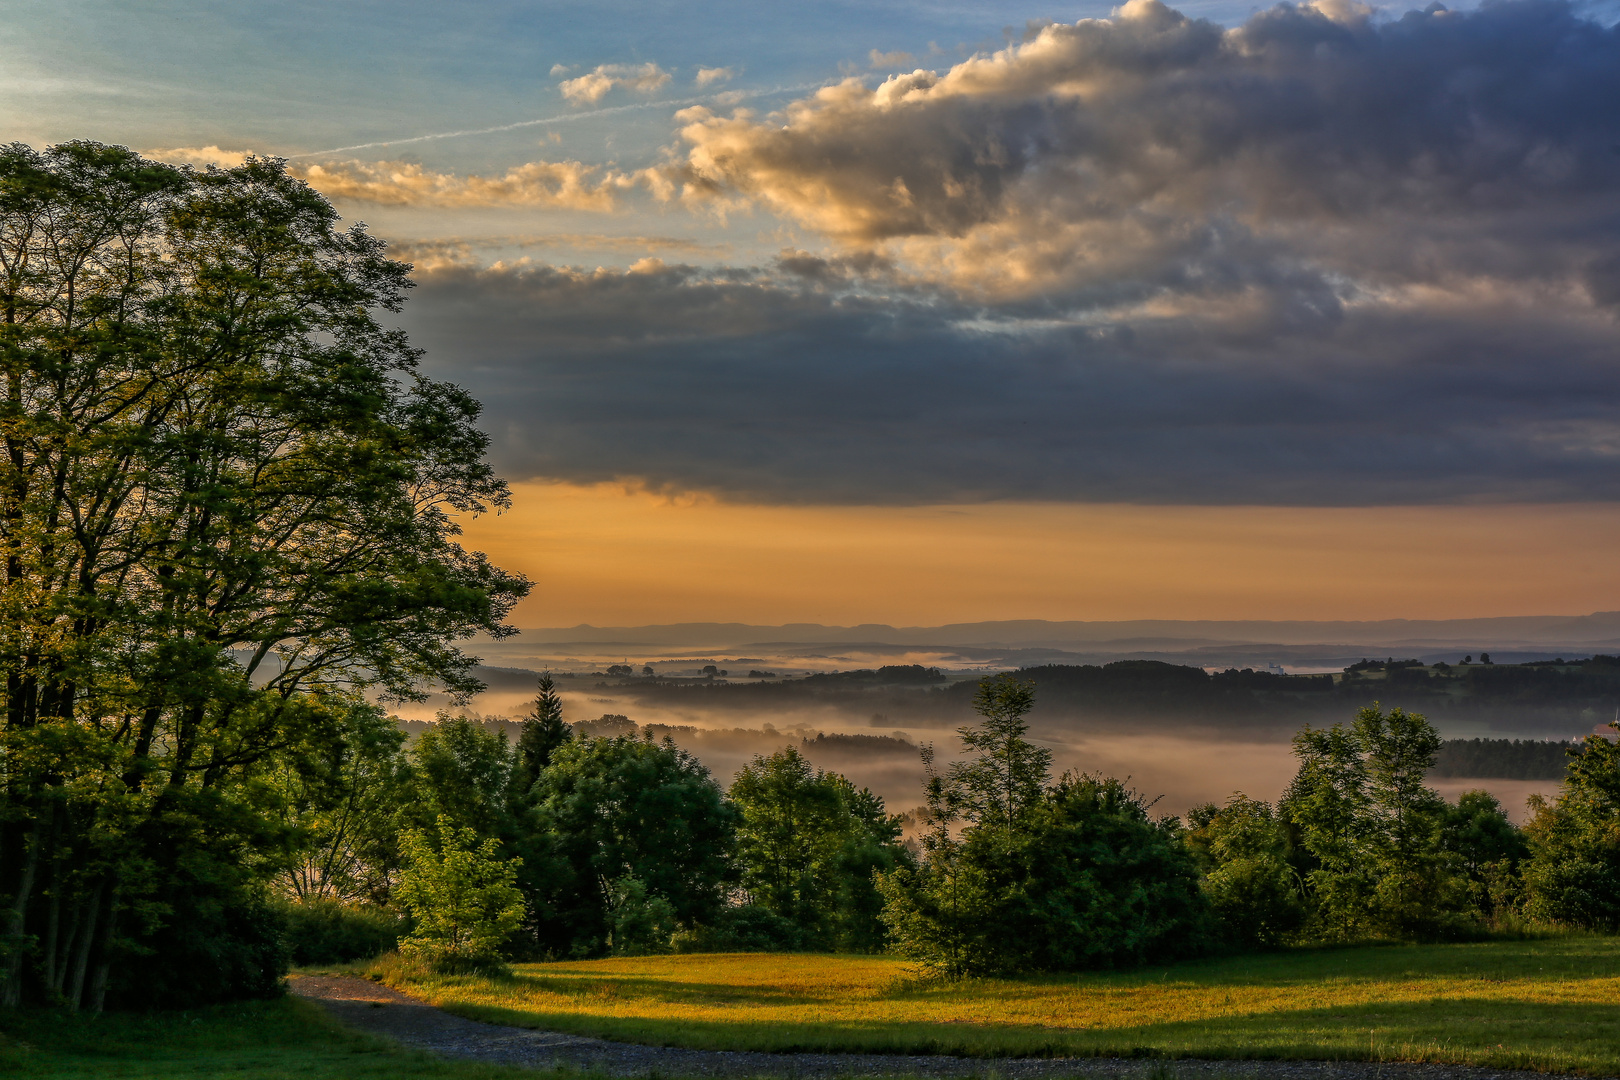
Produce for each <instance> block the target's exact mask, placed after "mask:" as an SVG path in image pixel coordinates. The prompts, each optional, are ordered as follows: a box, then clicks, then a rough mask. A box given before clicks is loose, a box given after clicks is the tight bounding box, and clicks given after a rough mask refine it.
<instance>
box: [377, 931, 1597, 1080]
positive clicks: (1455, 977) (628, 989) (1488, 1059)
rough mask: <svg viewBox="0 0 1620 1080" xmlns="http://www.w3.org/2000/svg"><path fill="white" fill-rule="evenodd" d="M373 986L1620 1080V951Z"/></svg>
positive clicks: (644, 1012) (1503, 946)
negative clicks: (943, 974)
mask: <svg viewBox="0 0 1620 1080" xmlns="http://www.w3.org/2000/svg"><path fill="white" fill-rule="evenodd" d="M372 975H373V976H374V977H376V978H380V979H382V980H383V981H386V982H388V983H389V984H391V985H394V986H396V987H399V988H401V989H404V990H407V991H409V992H410V993H412V994H414V995H417V996H419V997H421V998H423V999H425V1000H427V1001H431V1002H432V1003H434V1004H437V1005H441V1006H443V1007H444V1008H446V1009H448V1010H450V1011H452V1012H455V1013H457V1014H459V1015H461V1016H465V1017H470V1018H473V1019H479V1020H485V1021H490V1022H494V1023H501V1024H511V1025H517V1026H524V1027H531V1028H539V1029H544V1030H548V1031H555V1032H561V1033H566V1034H574V1035H585V1036H594V1037H601V1038H608V1039H618V1040H623V1041H628V1042H637V1043H646V1044H651V1045H665V1046H677V1047H685V1048H690V1049H715V1050H718V1049H724V1050H757V1051H769V1052H784V1051H803V1052H816V1053H828V1052H860V1053H886V1054H955V1055H965V1056H970V1057H1004V1056H1005V1057H1022V1056H1033V1057H1055V1056H1071V1055H1073V1056H1125V1057H1133V1056H1134V1057H1141V1056H1144V1055H1151V1056H1162V1057H1172V1058H1177V1057H1183V1058H1216V1059H1233V1058H1257V1059H1313V1058H1314V1059H1336V1060H1366V1061H1408V1062H1440V1063H1454V1064H1469V1065H1479V1066H1487V1067H1491V1068H1497V1069H1537V1070H1544V1071H1555V1072H1562V1071H1573V1072H1581V1073H1587V1074H1592V1075H1605V1076H1613V1075H1620V939H1616V938H1606V937H1592V936H1560V937H1551V938H1544V939H1538V940H1526V941H1496V942H1484V943H1470V944H1457V945H1432V946H1380V947H1360V948H1345V949H1310V950H1294V951H1289V952H1283V953H1276V954H1269V955H1263V956H1245V957H1232V958H1226V959H1221V960H1211V961H1202V962H1198V963H1188V964H1180V965H1176V966H1174V967H1169V968H1152V969H1146V970H1138V971H1133V972H1125V973H1117V974H1090V975H1080V976H1062V977H1043V978H1032V979H1021V980H1016V981H977V982H973V983H968V984H957V985H941V984H937V983H931V982H927V981H924V980H920V979H918V978H917V977H916V975H915V973H913V972H911V971H910V969H909V968H908V966H907V965H906V964H905V963H904V962H903V961H899V960H895V959H891V958H886V957H850V956H804V955H795V956H775V955H761V954H731V955H702V956H660V957H642V958H620V959H613V960H597V961H584V962H565V963H553V964H527V965H519V966H518V967H517V968H516V969H515V972H514V974H513V976H512V977H511V978H506V979H494V980H491V979H482V978H474V977H433V976H427V975H424V974H422V973H421V972H420V971H417V970H413V969H411V968H410V967H408V966H405V965H401V964H398V963H393V964H389V963H384V964H380V965H375V966H374V969H373V971H372Z"/></svg>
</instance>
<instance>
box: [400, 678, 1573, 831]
mask: <svg viewBox="0 0 1620 1080" xmlns="http://www.w3.org/2000/svg"><path fill="white" fill-rule="evenodd" d="M559 689H561V691H562V693H561V696H562V700H563V709H564V718H565V719H566V720H568V721H569V722H570V723H571V724H575V725H577V726H578V727H579V728H581V729H583V730H585V731H588V732H590V733H593V734H600V735H610V734H627V733H632V732H634V733H636V734H650V735H651V736H652V737H653V738H655V739H663V738H665V737H668V738H670V739H672V740H674V742H675V743H676V745H678V746H680V747H681V748H683V749H685V750H687V751H688V752H690V753H691V754H693V755H694V756H695V757H697V758H698V760H700V761H702V762H703V764H704V765H705V766H707V767H708V768H709V770H710V771H711V772H712V773H713V774H714V776H715V778H716V779H717V780H718V781H719V782H720V783H722V784H725V785H729V784H730V783H731V781H732V779H733V778H734V777H735V776H736V774H737V772H738V771H739V770H740V769H741V768H742V767H743V766H744V765H746V764H748V762H749V761H751V760H753V759H754V758H755V757H756V756H760V755H768V754H771V753H774V752H775V751H777V750H779V749H781V748H783V747H784V746H794V747H797V748H798V749H799V750H800V751H801V752H802V753H803V754H804V755H805V757H807V758H808V759H809V760H810V761H811V762H812V763H813V764H815V765H816V766H817V767H818V768H822V769H827V770H830V771H833V772H839V773H842V774H844V775H845V776H847V777H849V778H850V780H852V781H853V782H855V783H856V784H858V785H860V786H862V787H868V788H870V789H871V790H872V791H873V792H874V793H876V794H877V795H879V796H881V797H882V798H883V800H884V802H885V804H886V805H887V806H888V808H889V810H890V811H891V812H893V813H901V812H905V811H908V810H912V809H914V808H916V807H917V806H918V804H920V803H921V802H922V798H923V780H924V774H923V766H922V761H921V758H920V756H919V749H920V748H921V747H922V746H923V745H925V744H929V743H932V744H933V746H934V748H935V750H936V753H937V754H938V758H939V761H940V763H941V765H942V766H943V765H944V764H945V763H948V762H949V761H950V760H952V759H953V758H954V757H955V755H956V752H957V749H958V740H957V738H956V735H955V732H954V730H952V728H951V727H946V726H936V725H929V726H926V727H925V726H918V725H901V724H890V723H887V722H886V718H885V717H884V716H883V715H882V714H876V715H867V716H852V715H851V714H850V713H849V711H848V710H847V709H845V708H843V707H841V706H839V705H837V704H833V703H820V702H815V701H802V702H796V703H794V704H793V705H792V706H791V707H788V708H782V709H778V710H774V711H771V712H769V713H766V714H760V713H753V714H750V715H748V716H746V717H744V716H739V714H738V710H736V709H735V708H730V707H728V708H723V709H705V708H703V707H701V706H700V705H699V704H697V703H695V702H686V701H682V702H681V703H680V704H678V705H672V704H669V703H667V702H663V701H656V702H649V701H647V700H644V699H643V698H641V697H640V696H639V695H637V694H635V693H632V692H616V691H615V690H614V689H611V688H608V687H606V686H603V685H594V686H591V687H588V688H572V687H568V686H566V684H565V683H562V682H559ZM532 701H533V691H532V690H523V691H518V690H515V689H505V688H492V689H491V690H490V691H489V692H486V693H484V694H482V695H480V696H479V697H477V698H476V699H474V701H473V703H472V706H471V707H470V708H469V709H468V710H467V712H466V714H467V715H469V716H478V717H481V718H483V719H484V720H485V721H486V722H490V723H496V724H499V725H500V726H502V727H505V728H506V729H507V730H508V732H509V735H510V737H512V738H515V737H516V735H517V730H516V728H517V725H518V724H519V723H520V721H521V717H522V716H523V714H524V713H525V712H526V711H527V710H528V708H529V706H530V705H531V703H532ZM446 704H447V703H446V702H434V701H429V702H427V703H423V704H420V705H415V706H405V707H404V708H401V709H399V710H397V711H398V713H399V715H400V716H401V717H402V718H403V719H406V720H408V721H414V722H416V723H412V724H409V725H408V726H410V727H416V726H417V724H419V723H420V722H423V721H431V720H433V719H434V717H435V714H436V713H437V712H439V711H441V710H443V709H444V707H445V705H446ZM621 718H622V719H621ZM602 721H605V723H604V722H602ZM1031 721H1032V722H1031V729H1030V737H1031V738H1032V739H1033V740H1034V741H1036V742H1038V743H1040V744H1042V745H1044V746H1047V747H1049V748H1050V749H1051V750H1052V765H1053V772H1054V775H1056V774H1061V773H1064V772H1067V771H1074V772H1089V773H1101V774H1105V775H1109V776H1116V777H1119V778H1121V779H1128V781H1129V784H1130V786H1131V787H1132V788H1134V789H1135V790H1137V791H1138V792H1140V793H1141V794H1142V795H1143V796H1144V797H1145V799H1146V800H1147V801H1149V802H1151V803H1152V804H1153V811H1152V812H1153V813H1154V814H1155V815H1156V816H1161V815H1167V814H1178V815H1179V814H1185V813H1186V811H1187V810H1188V808H1189V807H1192V806H1196V805H1198V804H1200V803H1205V802H1221V801H1224V800H1225V799H1226V798H1227V797H1228V796H1229V795H1231V794H1232V793H1234V792H1238V791H1241V792H1243V793H1244V794H1246V795H1248V796H1250V797H1252V798H1256V799H1265V800H1268V801H1273V800H1275V799H1277V798H1278V797H1279V796H1280V795H1281V794H1282V792H1283V790H1284V788H1286V787H1287V785H1288V782H1289V780H1290V779H1292V777H1293V775H1294V771H1295V761H1294V758H1293V754H1292V751H1291V748H1290V745H1289V735H1290V734H1291V733H1290V732H1284V731H1235V732H1222V731H1220V730H1218V729H1208V728H1191V727H1189V726H1188V725H1186V724H1185V723H1183V722H1180V721H1176V720H1169V719H1167V720H1165V721H1164V722H1163V723H1159V724H1151V723H1150V724H1143V723H1140V722H1136V723H1133V724H1132V725H1131V728H1132V730H1125V731H1121V730H1111V729H1110V728H1111V727H1112V725H1109V724H1107V723H1099V724H1098V725H1097V726H1096V728H1095V729H1093V728H1089V727H1087V726H1085V725H1083V724H1080V723H1076V722H1075V721H1074V720H1073V718H1069V717H1047V718H1042V717H1040V716H1039V712H1038V710H1037V713H1036V714H1032V717H1031ZM632 725H633V726H632ZM1432 786H1434V787H1435V788H1436V789H1437V790H1439V791H1440V792H1441V793H1442V794H1444V795H1445V796H1446V797H1447V798H1450V799H1453V800H1454V799H1455V798H1456V797H1457V795H1458V794H1460V793H1461V792H1462V791H1465V790H1471V789H1480V788H1483V789H1485V790H1488V791H1490V792H1492V793H1493V794H1495V795H1496V796H1497V797H1498V798H1499V799H1501V801H1502V803H1503V806H1504V807H1505V808H1506V809H1507V811H1508V813H1509V815H1510V816H1512V817H1513V818H1514V820H1515V821H1523V819H1524V817H1525V800H1526V799H1527V798H1528V797H1529V796H1530V795H1531V794H1535V793H1540V794H1552V793H1553V792H1555V791H1556V790H1557V788H1558V784H1557V782H1556V781H1526V780H1490V779H1466V780H1459V779H1445V780H1435V781H1433V782H1432Z"/></svg>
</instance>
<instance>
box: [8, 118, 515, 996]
mask: <svg viewBox="0 0 1620 1080" xmlns="http://www.w3.org/2000/svg"><path fill="white" fill-rule="evenodd" d="M408 269H409V268H408V267H406V266H404V265H403V264H400V263H396V262H392V261H390V260H389V259H388V258H386V256H385V255H384V252H383V245H382V243H381V242H380V241H378V240H376V239H375V238H373V237H371V236H369V235H368V234H367V233H366V232H365V231H364V230H363V229H361V228H359V227H356V228H351V229H348V230H340V229H339V228H338V227H337V215H336V213H335V212H334V211H333V210H332V208H331V206H330V205H329V204H327V203H326V202H325V200H324V199H322V198H321V197H320V196H319V195H317V194H316V193H315V192H313V191H311V190H310V189H309V188H308V187H306V186H305V185H303V184H302V183H300V182H298V181H296V180H293V179H292V178H290V177H289V176H287V174H286V172H285V170H284V169H283V168H282V166H281V163H279V162H277V161H273V160H257V159H250V160H249V161H248V162H247V163H246V164H244V165H242V166H240V167H238V168H234V169H226V170H216V169H210V170H208V171H205V172H197V171H192V170H188V169H177V168H171V167H168V166H164V165H160V164H157V163H154V162H150V161H146V160H143V159H141V158H140V157H139V156H138V155H135V154H133V153H131V152H130V151H128V150H124V149H122V148H117V147H108V146H102V145H98V144H94V143H68V144H64V145H61V146H56V147H52V148H50V149H48V150H45V151H35V150H32V149H30V148H28V147H26V146H21V145H12V146H9V147H6V148H4V149H3V150H0V384H3V386H0V668H3V680H4V694H5V700H4V709H3V716H4V726H3V729H0V761H3V766H4V769H3V777H4V806H3V814H0V894H4V895H5V896H7V897H8V898H9V903H8V905H7V907H6V908H5V911H4V913H3V916H0V944H3V949H4V952H5V960H4V964H3V967H0V1002H4V1003H16V1002H19V1001H21V1000H23V998H24V997H25V996H28V997H31V998H34V999H37V1000H65V1001H67V1002H68V1003H69V1004H71V1005H75V1006H78V1005H89V1006H91V1007H93V1008H95V1007H100V1005H101V1004H102V1003H103V1002H104V1001H106V1000H108V995H109V993H110V992H111V993H112V994H113V996H114V997H116V995H117V990H118V987H120V986H127V987H138V986H139V985H140V984H141V982H142V980H143V979H151V978H157V977H158V976H157V970H158V969H159V968H161V967H162V966H163V965H165V964H189V965H191V966H192V972H191V976H190V977H188V976H185V975H183V974H181V975H176V976H174V977H173V978H172V979H170V980H169V981H170V982H171V983H172V984H173V985H175V986H182V985H185V984H186V983H187V982H188V981H189V982H191V983H193V984H195V985H197V986H198V987H199V988H200V987H202V986H203V984H204V983H206V981H207V980H206V978H205V977H204V976H205V975H206V971H205V969H206V968H207V967H208V965H209V963H211V961H210V960H209V959H208V956H207V955H206V953H207V950H206V949H204V950H201V951H200V952H199V951H196V950H192V951H190V952H188V951H187V950H186V949H183V948H178V947H175V948H169V947H164V948H158V947H157V946H156V945H155V944H154V943H155V942H157V941H159V940H160V939H162V937H163V935H164V934H168V935H170V936H171V937H172V936H173V935H177V934H180V935H183V934H184V933H186V932H187V928H188V927H196V926H200V925H203V924H204V923H206V922H207V920H208V919H209V918H211V916H210V915H209V912H210V911H213V910H215V909H216V908H217V910H218V911H219V912H220V913H221V914H220V916H219V918H218V919H217V920H215V922H214V925H215V926H216V927H218V928H220V932H221V933H224V934H227V936H228V934H229V933H234V932H235V931H233V930H231V929H230V926H231V925H233V923H232V919H233V918H235V917H234V916H230V915H229V912H230V911H239V912H248V907H249V906H251V905H250V904H249V900H250V898H251V895H252V894H253V893H254V891H255V887H256V884H257V883H262V882H263V881H264V880H266V879H268V878H270V877H273V876H274V875H275V874H277V873H281V872H285V871H286V869H287V865H288V862H289V860H290V858H291V856H290V852H289V846H288V842H287V841H288V835H289V834H288V833H287V831H286V830H284V829H278V828H272V827H270V826H271V825H272V824H273V822H272V821H271V818H269V817H267V816H266V815H265V814H264V813H262V809H263V807H262V805H261V804H262V800H261V799H260V791H259V788H260V786H261V784H262V776H261V774H262V773H263V772H264V770H265V769H266V768H268V767H269V763H270V761H271V759H272V758H274V757H275V756H277V755H282V754H292V755H303V756H305V757H316V756H319V755H320V754H322V753H328V752H330V748H331V746H332V744H333V743H335V742H341V741H342V738H343V734H342V731H343V727H344V723H345V719H344V718H345V717H346V716H347V715H348V713H347V709H348V706H345V705H340V704H337V702H339V701H340V700H342V699H344V696H345V695H349V694H352V693H353V692H356V691H359V690H363V689H366V688H375V689H376V690H378V691H380V692H383V693H391V694H394V695H398V696H416V695H419V694H421V693H422V689H421V687H422V686H424V685H431V684H432V683H435V682H437V683H438V684H440V685H444V686H447V687H448V688H449V689H450V690H451V691H452V692H453V693H458V694H464V693H467V692H470V691H472V690H473V689H475V688H476V686H477V683H476V680H474V679H473V677H472V675H471V665H472V660H471V659H470V658H468V657H466V656H464V655H463V654H461V653H460V652H458V651H457V650H456V648H455V647H454V646H453V644H452V642H453V641H454V640H456V639H457V638H460V637H464V636H467V635H470V634H473V633H476V632H480V631H482V632H486V633H491V634H495V635H497V636H498V635H502V634H505V633H507V632H509V631H508V629H507V628H506V627H505V626H504V625H503V624H502V622H501V619H502V617H503V616H504V615H505V613H506V612H507V611H508V610H509V609H510V607H511V605H512V603H514V602H515V601H516V599H517V598H519V597H520V596H521V595H523V593H524V592H525V591H526V589H527V583H526V582H524V581H523V580H522V579H521V578H519V577H516V576H513V575H510V574H506V573H504V572H502V571H500V570H498V569H496V568H494V567H493V566H491V565H490V564H489V563H488V562H487V560H485V559H484V558H483V556H481V555H478V554H476V553H472V552H468V551H465V550H463V549H462V548H461V547H460V546H459V545H458V544H456V542H455V535H456V532H457V528H456V526H455V523H454V521H453V519H452V517H451V515H452V514H457V513H476V512H479V511H481V510H484V509H486V508H488V507H491V506H500V505H504V503H505V501H506V491H505V487H504V485H503V484H502V483H501V482H500V481H499V480H498V479H497V478H496V477H495V476H494V475H493V474H492V473H491V472H490V470H489V468H488V466H487V465H486V464H485V463H484V457H483V452H484V449H485V445H486V443H487V439H486V437H485V436H484V435H483V434H482V433H480V432H479V431H478V430H477V428H476V427H475V425H474V420H475V418H476V415H477V412H478V407H477V405H476V403H475V402H474V401H473V400H472V399H471V398H470V397H469V396H468V395H467V394H465V393H464V392H463V391H461V390H459V389H457V388H455V387H453V386H450V385H447V384H443V383H437V382H434V381H432V380H429V379H426V378H424V377H423V376H421V375H420V374H419V373H418V372H417V370H416V364H417V359H418V355H417V352H416V351H415V350H413V349H412V348H411V347H410V345H409V343H408V342H407V341H406V339H405V337H404V336H403V334H401V333H400V332H398V331H396V330H391V329H388V328H386V327H384V326H383V325H382V324H381V323H380V322H379V321H378V319H377V314H378V312H383V311H392V310H397V309H398V307H399V305H400V303H401V301H402V299H403V295H404V291H405V289H406V288H407V287H408V285H409V280H408V277H407V273H408ZM199 905H200V906H199ZM244 905H246V906H244ZM244 919H246V920H247V921H251V918H249V915H247V914H244V915H243V916H242V919H237V920H236V922H237V923H240V922H242V921H243V920H244ZM244 932H246V931H244ZM252 933H257V931H253V932H252ZM249 936H250V937H251V936H252V934H251V933H250V934H249ZM244 940H245V939H244ZM181 957H190V958H191V959H185V960H182V959H179V958H181ZM115 966H122V968H123V969H124V971H123V974H122V975H117V977H115V974H116V973H115V972H114V968H115ZM137 969H139V971H140V972H141V973H143V974H141V976H140V977H136V975H135V972H136V970H137ZM272 982H273V980H272ZM236 983H237V984H240V980H237V981H236ZM134 992H135V991H133V990H132V991H131V993H134ZM198 992H199V993H208V992H211V991H206V990H202V989H199V991H198Z"/></svg>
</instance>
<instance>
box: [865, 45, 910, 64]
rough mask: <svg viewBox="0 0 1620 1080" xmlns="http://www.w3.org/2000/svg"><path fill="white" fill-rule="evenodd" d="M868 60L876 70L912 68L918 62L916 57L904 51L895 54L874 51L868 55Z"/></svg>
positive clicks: (897, 51)
mask: <svg viewBox="0 0 1620 1080" xmlns="http://www.w3.org/2000/svg"><path fill="white" fill-rule="evenodd" d="M867 58H868V60H869V61H870V63H871V66H872V67H873V68H874V69H877V68H897V67H910V66H911V65H912V64H915V63H916V62H917V58H916V57H915V56H913V55H911V54H910V53H908V52H905V51H903V50H896V51H894V52H879V51H878V50H876V49H873V50H872V51H871V52H870V53H868V54H867Z"/></svg>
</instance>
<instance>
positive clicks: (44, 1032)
mask: <svg viewBox="0 0 1620 1080" xmlns="http://www.w3.org/2000/svg"><path fill="white" fill-rule="evenodd" d="M537 1075H540V1074H538V1073H536V1072H534V1071H533V1070H530V1069H517V1068H505V1067H500V1066H492V1065H480V1064H473V1063H461V1062H441V1061H437V1060H435V1059H433V1058H431V1057H429V1056H428V1055H426V1054H422V1053H418V1052H415V1051H411V1050H404V1049H401V1048H399V1047H396V1046H394V1045H392V1044H390V1043H386V1042H384V1041H382V1040H380V1039H374V1038H370V1037H368V1036H365V1035H359V1034H356V1033H354V1032H350V1031H345V1030H343V1029H342V1028H340V1027H338V1026H337V1025H336V1024H334V1023H333V1022H332V1021H331V1020H330V1019H328V1018H327V1016H326V1014H325V1013H323V1012H322V1011H321V1010H320V1008H319V1006H316V1005H312V1004H310V1003H309V1002H306V1001H299V1000H297V999H294V998H284V999H281V1000H278V1001H258V1002H250V1003H244V1004H234V1005H221V1006H217V1007H214V1008H207V1009H194V1010H186V1011H184V1012H158V1013H147V1014H139V1013H104V1014H102V1015H101V1016H85V1015H70V1014H67V1013H63V1012H60V1011H56V1010H44V1009H37V1010H21V1011H14V1010H0V1076H17V1077H27V1078H28V1080H192V1078H195V1080H216V1078H218V1077H231V1078H232V1080H288V1078H293V1077H296V1078H297V1080H520V1078H527V1080H534V1078H535V1077H536V1076H537Z"/></svg>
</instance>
